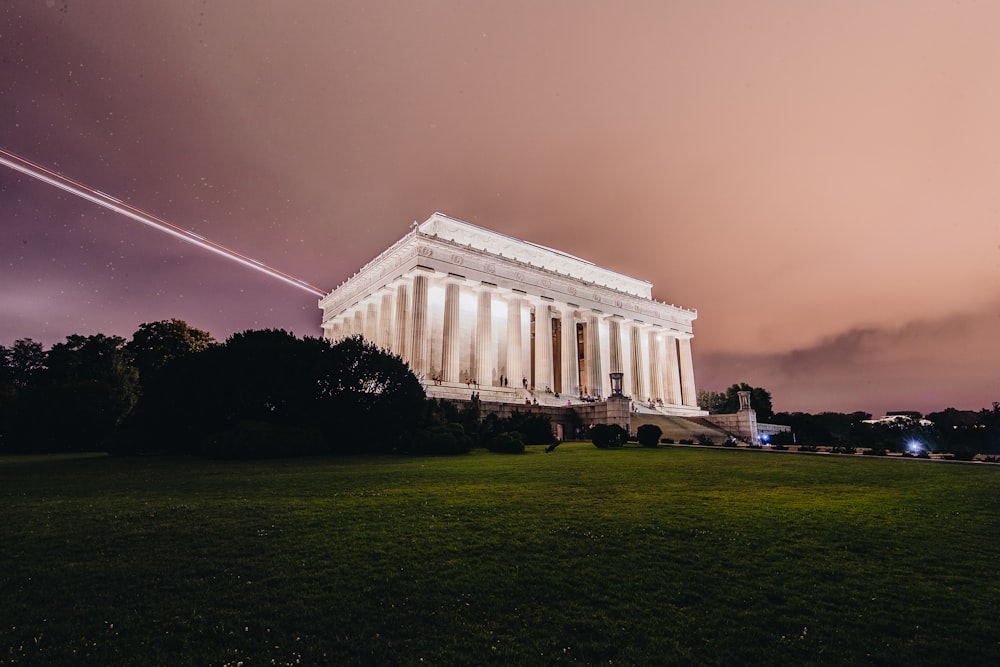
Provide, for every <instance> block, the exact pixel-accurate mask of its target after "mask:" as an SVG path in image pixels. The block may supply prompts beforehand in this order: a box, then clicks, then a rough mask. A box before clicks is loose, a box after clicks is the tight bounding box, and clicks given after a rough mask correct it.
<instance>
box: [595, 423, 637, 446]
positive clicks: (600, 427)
mask: <svg viewBox="0 0 1000 667" xmlns="http://www.w3.org/2000/svg"><path fill="white" fill-rule="evenodd" d="M627 438H628V433H627V432H626V431H625V429H623V428H622V427H621V426H619V425H618V424H594V426H592V427H591V429H590V441H591V442H593V443H594V446H595V447H597V448H598V449H611V448H613V447H621V446H622V444H623V443H624V442H625V440H626V439H627Z"/></svg>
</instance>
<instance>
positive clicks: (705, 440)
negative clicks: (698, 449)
mask: <svg viewBox="0 0 1000 667" xmlns="http://www.w3.org/2000/svg"><path fill="white" fill-rule="evenodd" d="M698 444H699V445H714V444H715V440H712V438H711V436H709V435H707V434H705V433H699V434H698Z"/></svg>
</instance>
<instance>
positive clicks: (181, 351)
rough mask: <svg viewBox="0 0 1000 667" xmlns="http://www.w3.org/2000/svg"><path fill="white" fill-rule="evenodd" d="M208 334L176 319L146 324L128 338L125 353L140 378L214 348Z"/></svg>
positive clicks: (213, 341)
mask: <svg viewBox="0 0 1000 667" xmlns="http://www.w3.org/2000/svg"><path fill="white" fill-rule="evenodd" d="M217 344H218V342H217V341H216V340H215V339H214V338H212V334H210V333H208V332H207V331H202V330H201V329H195V328H194V327H192V326H189V325H188V323H187V322H185V321H183V320H178V319H171V320H160V321H158V322H146V323H143V324H140V325H139V328H138V329H137V330H136V331H135V333H133V334H132V340H130V341H129V342H128V343H127V344H126V345H125V349H126V350H128V352H129V354H130V355H132V363H133V364H134V365H135V367H136V368H138V369H139V373H140V374H141V376H142V377H143V378H146V377H148V376H149V375H150V374H152V373H154V372H156V371H158V370H160V369H161V368H163V367H164V366H166V365H167V364H169V363H170V362H172V361H175V360H177V359H180V358H182V357H185V356H187V355H189V354H194V353H196V352H202V351H204V350H207V349H208V348H210V347H212V346H214V345H217Z"/></svg>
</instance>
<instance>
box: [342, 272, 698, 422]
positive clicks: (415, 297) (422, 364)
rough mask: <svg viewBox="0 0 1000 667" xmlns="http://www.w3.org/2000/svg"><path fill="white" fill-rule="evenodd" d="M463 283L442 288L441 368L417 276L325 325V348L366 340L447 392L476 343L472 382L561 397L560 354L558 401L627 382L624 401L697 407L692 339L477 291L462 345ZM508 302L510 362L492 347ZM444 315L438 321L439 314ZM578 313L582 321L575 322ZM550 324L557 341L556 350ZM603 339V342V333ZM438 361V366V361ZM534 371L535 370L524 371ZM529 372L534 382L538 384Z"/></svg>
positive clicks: (425, 283) (487, 288) (423, 282)
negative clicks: (524, 385) (530, 338)
mask: <svg viewBox="0 0 1000 667" xmlns="http://www.w3.org/2000/svg"><path fill="white" fill-rule="evenodd" d="M463 282H464V279H461V278H459V277H448V278H445V279H444V284H443V288H444V289H443V292H444V303H443V321H440V322H436V323H434V324H436V325H439V326H440V327H441V328H440V344H441V350H440V353H441V356H440V368H439V369H432V368H431V363H430V358H431V355H430V340H429V338H430V328H431V326H432V323H431V322H429V321H428V320H429V310H430V309H429V302H428V294H429V289H430V276H429V275H428V274H422V273H417V274H415V275H413V276H410V277H409V278H408V279H405V280H404V281H402V282H399V283H398V284H396V285H395V286H394V287H393V288H387V289H385V290H384V291H382V292H381V293H379V294H376V295H374V296H373V297H372V298H370V299H368V300H366V301H364V302H362V303H361V304H359V305H357V306H355V307H354V309H353V310H352V311H349V312H348V313H345V314H343V315H341V316H338V317H337V318H335V319H334V320H333V321H331V322H328V323H327V324H326V331H325V333H326V335H327V337H328V338H332V339H339V338H343V337H347V336H352V335H362V336H364V337H365V338H367V339H368V340H370V341H372V342H374V343H375V344H377V345H379V346H380V347H384V348H386V349H389V350H391V351H392V352H394V353H395V354H398V355H400V356H401V357H402V358H403V360H404V361H406V362H407V363H409V365H410V367H411V368H413V369H414V371H415V372H416V373H417V374H419V375H431V374H439V375H440V377H441V379H442V380H443V381H445V382H462V381H463V380H464V379H465V378H462V377H460V373H461V368H460V365H461V348H462V346H463V345H466V344H468V343H472V350H473V355H472V359H473V360H472V365H471V368H470V370H471V372H472V373H473V377H475V378H477V379H478V380H479V382H480V384H481V385H484V386H489V385H492V384H494V383H496V382H497V381H498V379H499V376H500V375H505V376H506V377H507V378H510V379H511V380H512V381H513V382H514V383H515V386H516V385H518V384H519V383H520V379H521V378H522V377H524V378H529V377H532V375H533V377H534V385H535V386H536V387H537V388H538V389H539V390H541V389H544V388H546V387H551V388H556V387H557V383H556V368H555V358H554V354H553V353H554V351H555V350H556V349H558V357H559V369H558V377H559V379H561V381H562V382H561V384H562V387H561V389H562V391H563V393H568V394H577V393H583V392H584V391H585V392H586V393H588V394H591V395H605V396H606V395H607V393H608V391H609V390H610V384H609V381H608V373H611V372H622V373H624V377H625V382H624V387H623V389H624V391H625V393H626V394H630V395H632V396H633V397H634V398H635V399H636V400H646V399H654V400H657V399H658V400H662V401H663V402H665V403H666V404H675V405H685V406H690V407H695V406H697V397H696V395H695V387H694V367H693V364H692V356H691V340H690V335H685V334H682V333H679V332H668V331H664V330H662V329H661V328H659V327H653V326H650V325H645V324H642V323H640V322H636V321H631V320H625V319H624V318H622V317H620V316H608V315H605V314H603V313H599V312H597V311H592V310H584V311H579V310H577V309H576V308H575V307H574V306H570V305H568V304H559V305H556V304H554V303H552V302H550V301H549V300H545V299H540V298H537V297H534V298H533V297H530V296H528V295H526V294H523V293H521V292H516V291H508V292H506V293H505V294H503V295H502V296H501V294H500V290H499V289H498V288H497V287H496V286H493V285H488V284H485V283H484V284H481V285H478V286H475V288H474V289H475V290H476V297H475V298H476V308H475V310H476V317H475V326H474V333H473V336H474V340H473V341H468V340H465V341H463V340H462V328H461V320H462V317H461V305H460V301H461V293H462V285H463ZM498 296H499V297H501V298H502V299H503V301H505V302H506V318H505V319H506V332H505V333H506V346H505V350H506V354H505V355H504V356H505V358H504V359H497V358H496V357H497V356H498V355H497V349H498V347H499V346H498V345H497V341H495V340H494V322H493V306H494V300H495V299H494V297H498ZM528 308H531V309H533V311H534V313H535V318H534V341H535V345H534V357H533V358H532V359H530V360H528V359H526V352H527V350H526V345H525V340H524V332H525V331H526V329H527V327H526V326H525V325H526V324H527V322H526V320H525V319H524V317H525V315H526V311H527V309H528ZM438 312H441V311H438ZM578 313H579V316H578ZM553 320H555V321H557V322H558V331H559V337H558V339H555V340H554V335H553V334H554V330H553ZM578 323H582V324H583V325H584V326H583V349H582V352H583V355H582V359H583V364H582V369H581V364H580V360H581V356H580V349H578V332H577V324H578ZM605 327H606V331H607V336H606V338H605V336H604V335H603V334H602V332H603V331H604V330H605ZM436 352H437V351H435V355H434V356H435V358H436ZM525 361H529V362H530V364H531V367H530V368H524V367H523V366H524V362H525ZM532 369H533V374H532Z"/></svg>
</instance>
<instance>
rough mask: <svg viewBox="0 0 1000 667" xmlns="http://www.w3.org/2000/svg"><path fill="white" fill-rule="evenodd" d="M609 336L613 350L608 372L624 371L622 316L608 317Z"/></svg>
mask: <svg viewBox="0 0 1000 667" xmlns="http://www.w3.org/2000/svg"><path fill="white" fill-rule="evenodd" d="M608 338H609V342H610V350H611V355H610V356H611V363H610V365H609V367H608V372H609V373H624V372H625V369H624V368H623V367H622V327H621V319H620V318H618V317H609V318H608Z"/></svg>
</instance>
